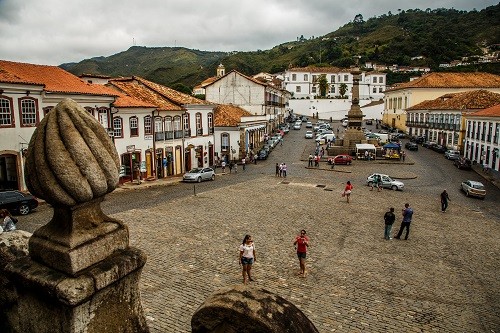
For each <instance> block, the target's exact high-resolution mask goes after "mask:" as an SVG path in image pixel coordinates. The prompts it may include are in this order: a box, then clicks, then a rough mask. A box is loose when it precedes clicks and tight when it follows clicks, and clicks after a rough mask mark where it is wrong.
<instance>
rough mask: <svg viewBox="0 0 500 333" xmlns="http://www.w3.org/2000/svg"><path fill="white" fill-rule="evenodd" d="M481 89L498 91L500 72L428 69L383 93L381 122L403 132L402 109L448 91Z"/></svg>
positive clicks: (405, 129) (403, 115)
mask: <svg viewBox="0 0 500 333" xmlns="http://www.w3.org/2000/svg"><path fill="white" fill-rule="evenodd" d="M478 89H485V90H488V91H491V92H495V93H500V76H499V75H495V74H489V73H430V74H426V75H424V76H422V77H420V78H417V79H414V80H411V81H410V82H406V83H401V84H398V85H396V86H394V87H392V88H390V89H388V90H386V91H385V93H384V111H383V114H382V122H383V123H384V124H386V125H388V126H390V127H395V128H398V129H400V130H403V131H404V132H405V133H407V128H406V120H407V119H406V118H407V116H406V109H408V108H409V107H412V106H414V105H416V104H418V103H421V102H423V101H426V100H432V99H435V98H438V97H440V96H443V95H445V94H450V93H459V92H466V91H471V90H478Z"/></svg>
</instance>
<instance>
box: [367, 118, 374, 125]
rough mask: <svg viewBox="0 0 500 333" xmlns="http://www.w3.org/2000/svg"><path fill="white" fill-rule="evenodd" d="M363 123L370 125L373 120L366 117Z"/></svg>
mask: <svg viewBox="0 0 500 333" xmlns="http://www.w3.org/2000/svg"><path fill="white" fill-rule="evenodd" d="M365 124H366V125H371V124H373V121H372V120H371V119H366V121H365Z"/></svg>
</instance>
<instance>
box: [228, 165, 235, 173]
mask: <svg viewBox="0 0 500 333" xmlns="http://www.w3.org/2000/svg"><path fill="white" fill-rule="evenodd" d="M233 166H234V163H233V162H229V173H231V171H232V170H233Z"/></svg>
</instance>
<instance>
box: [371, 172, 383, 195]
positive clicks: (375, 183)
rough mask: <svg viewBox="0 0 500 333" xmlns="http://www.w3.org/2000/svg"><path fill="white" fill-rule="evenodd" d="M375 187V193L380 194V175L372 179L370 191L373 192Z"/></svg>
mask: <svg viewBox="0 0 500 333" xmlns="http://www.w3.org/2000/svg"><path fill="white" fill-rule="evenodd" d="M374 187H377V191H378V192H380V191H381V190H382V177H380V175H375V176H374V177H373V181H372V186H371V188H370V191H373V188H374Z"/></svg>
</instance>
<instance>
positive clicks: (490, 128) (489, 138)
mask: <svg viewBox="0 0 500 333" xmlns="http://www.w3.org/2000/svg"><path fill="white" fill-rule="evenodd" d="M492 134H493V123H489V129H488V135H487V136H486V141H488V142H491V135H492Z"/></svg>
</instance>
